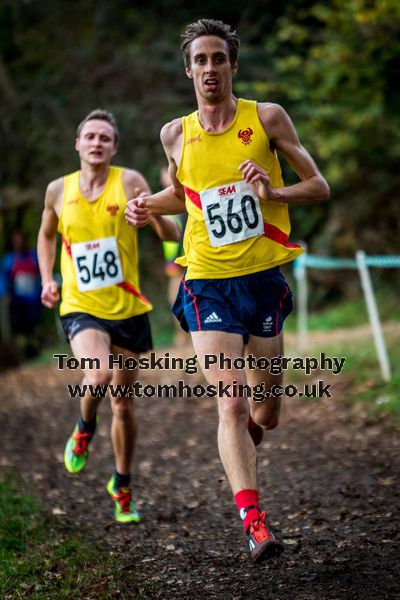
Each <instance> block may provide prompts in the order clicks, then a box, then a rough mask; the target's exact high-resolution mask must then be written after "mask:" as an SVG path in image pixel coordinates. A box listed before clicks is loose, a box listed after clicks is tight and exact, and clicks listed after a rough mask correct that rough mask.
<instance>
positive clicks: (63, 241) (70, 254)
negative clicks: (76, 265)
mask: <svg viewBox="0 0 400 600" xmlns="http://www.w3.org/2000/svg"><path fill="white" fill-rule="evenodd" d="M61 241H62V243H63V244H64V247H65V249H66V251H67V252H68V254H69V256H70V257H71V258H72V250H71V246H70V244H69V243H68V240H67V238H65V237H64V236H63V235H62V236H61Z"/></svg>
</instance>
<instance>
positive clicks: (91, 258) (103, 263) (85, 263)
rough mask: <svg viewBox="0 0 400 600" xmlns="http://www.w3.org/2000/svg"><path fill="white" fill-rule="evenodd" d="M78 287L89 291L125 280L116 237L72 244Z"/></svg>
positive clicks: (81, 290) (80, 289)
mask: <svg viewBox="0 0 400 600" xmlns="http://www.w3.org/2000/svg"><path fill="white" fill-rule="evenodd" d="M71 252H72V260H73V261H74V268H75V273H76V279H77V282H78V289H79V291H80V292H89V291H90V290H97V289H99V288H103V287H108V286H110V285H115V284H116V283H120V282H121V281H123V280H124V278H123V274H122V268H121V260H120V257H119V252H118V246H117V241H116V239H115V237H108V238H102V239H99V240H91V241H89V242H80V243H78V244H71Z"/></svg>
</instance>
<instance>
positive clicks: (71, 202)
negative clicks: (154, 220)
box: [58, 167, 152, 319]
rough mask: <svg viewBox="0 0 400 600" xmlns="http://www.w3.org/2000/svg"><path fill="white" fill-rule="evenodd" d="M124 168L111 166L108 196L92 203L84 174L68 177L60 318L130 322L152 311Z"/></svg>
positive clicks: (62, 221) (61, 221) (61, 225)
mask: <svg viewBox="0 0 400 600" xmlns="http://www.w3.org/2000/svg"><path fill="white" fill-rule="evenodd" d="M122 173H123V169H122V168H119V167H110V170H109V173H108V178H107V182H106V185H105V188H104V191H103V193H102V194H101V195H100V196H99V197H98V198H97V199H96V200H94V201H89V200H87V199H86V198H85V197H84V196H83V195H82V194H81V192H80V189H79V174H80V171H76V172H75V173H71V174H70V175H66V176H65V177H64V193H63V199H62V207H61V214H60V219H59V223H58V230H59V232H60V233H61V235H62V241H63V247H62V252H61V274H62V279H63V283H62V301H61V306H60V314H61V315H66V314H68V313H71V312H85V313H89V314H91V315H94V316H95V317H99V318H102V319H128V318H130V317H133V316H136V315H141V314H143V313H145V312H147V311H149V310H151V309H152V306H151V304H150V302H149V301H148V300H147V298H145V296H143V295H142V294H141V293H140V291H139V274H138V250H137V230H136V229H135V228H133V227H131V226H130V225H128V224H127V222H126V220H125V216H124V211H125V207H126V202H127V197H126V194H125V191H124V188H123V185H122Z"/></svg>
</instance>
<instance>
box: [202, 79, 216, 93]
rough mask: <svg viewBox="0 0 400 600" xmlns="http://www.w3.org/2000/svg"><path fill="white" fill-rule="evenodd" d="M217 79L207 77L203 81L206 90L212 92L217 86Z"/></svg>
mask: <svg viewBox="0 0 400 600" xmlns="http://www.w3.org/2000/svg"><path fill="white" fill-rule="evenodd" d="M218 84H219V81H218V79H217V78H216V77H207V79H206V80H205V81H204V85H205V87H206V89H207V90H209V91H210V92H214V91H215V90H216V89H217V88H218Z"/></svg>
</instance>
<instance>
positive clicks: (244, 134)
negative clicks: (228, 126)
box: [238, 127, 253, 144]
mask: <svg viewBox="0 0 400 600" xmlns="http://www.w3.org/2000/svg"><path fill="white" fill-rule="evenodd" d="M252 135H253V130H252V129H250V127H248V128H247V129H241V130H240V131H239V133H238V138H240V139H241V140H242V144H250V142H251V141H252V139H251V136H252Z"/></svg>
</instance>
